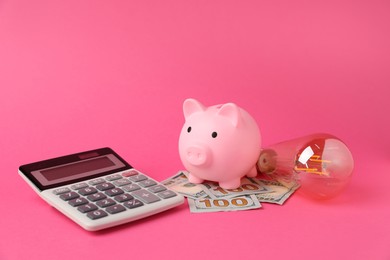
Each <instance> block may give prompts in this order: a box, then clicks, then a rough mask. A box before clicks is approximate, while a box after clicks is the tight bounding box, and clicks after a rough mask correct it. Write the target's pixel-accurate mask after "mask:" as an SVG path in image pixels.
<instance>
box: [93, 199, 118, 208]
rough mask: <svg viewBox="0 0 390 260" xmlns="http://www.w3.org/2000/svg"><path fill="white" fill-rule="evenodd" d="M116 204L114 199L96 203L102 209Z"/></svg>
mask: <svg viewBox="0 0 390 260" xmlns="http://www.w3.org/2000/svg"><path fill="white" fill-rule="evenodd" d="M115 204H116V203H115V201H113V200H112V199H104V200H99V201H98V202H96V205H98V206H99V207H101V208H106V207H109V206H112V205H115Z"/></svg>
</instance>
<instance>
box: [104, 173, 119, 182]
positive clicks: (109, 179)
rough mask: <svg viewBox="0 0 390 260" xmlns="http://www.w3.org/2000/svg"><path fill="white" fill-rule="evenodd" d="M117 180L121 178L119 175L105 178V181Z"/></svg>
mask: <svg viewBox="0 0 390 260" xmlns="http://www.w3.org/2000/svg"><path fill="white" fill-rule="evenodd" d="M118 179H122V176H120V175H119V174H114V175H110V176H107V177H106V181H115V180H118Z"/></svg>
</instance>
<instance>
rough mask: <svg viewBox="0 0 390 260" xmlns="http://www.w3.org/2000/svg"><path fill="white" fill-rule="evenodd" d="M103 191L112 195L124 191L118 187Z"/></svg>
mask: <svg viewBox="0 0 390 260" xmlns="http://www.w3.org/2000/svg"><path fill="white" fill-rule="evenodd" d="M105 193H106V195H108V196H110V197H112V196H116V195H120V194H123V193H124V191H123V190H121V189H119V188H114V189H111V190H108V191H106V192H105Z"/></svg>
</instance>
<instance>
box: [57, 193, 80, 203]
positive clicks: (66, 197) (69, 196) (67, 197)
mask: <svg viewBox="0 0 390 260" xmlns="http://www.w3.org/2000/svg"><path fill="white" fill-rule="evenodd" d="M78 197H80V196H79V194H77V193H76V192H73V191H72V192H68V193H64V194H61V195H60V198H61V199H62V200H65V201H68V200H72V199H75V198H78Z"/></svg>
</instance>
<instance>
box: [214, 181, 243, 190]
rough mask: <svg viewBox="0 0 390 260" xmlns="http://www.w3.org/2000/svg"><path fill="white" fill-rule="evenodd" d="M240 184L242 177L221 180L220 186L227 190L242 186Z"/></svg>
mask: <svg viewBox="0 0 390 260" xmlns="http://www.w3.org/2000/svg"><path fill="white" fill-rule="evenodd" d="M240 185H241V178H238V179H234V180H230V181H224V182H219V186H220V187H221V188H223V189H227V190H233V189H237V188H238V187H240Z"/></svg>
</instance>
